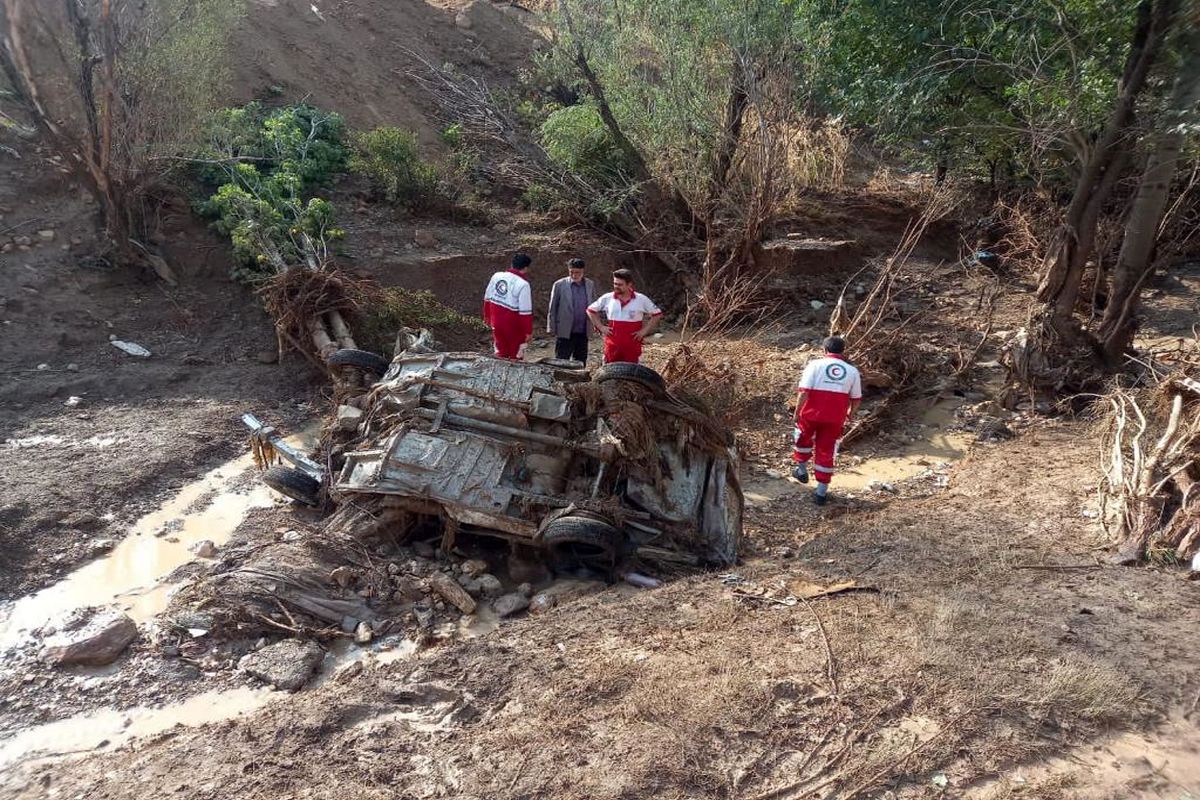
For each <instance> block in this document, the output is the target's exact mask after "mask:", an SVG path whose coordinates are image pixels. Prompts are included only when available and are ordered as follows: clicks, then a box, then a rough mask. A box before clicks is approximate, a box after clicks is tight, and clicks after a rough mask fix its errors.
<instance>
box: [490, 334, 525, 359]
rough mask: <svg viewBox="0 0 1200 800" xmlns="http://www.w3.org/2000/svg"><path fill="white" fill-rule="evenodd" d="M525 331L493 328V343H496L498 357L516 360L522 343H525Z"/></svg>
mask: <svg viewBox="0 0 1200 800" xmlns="http://www.w3.org/2000/svg"><path fill="white" fill-rule="evenodd" d="M525 338H526V336H525V332H524V331H514V330H511V329H505V328H499V327H498V328H492V344H493V345H495V350H496V357H497V358H507V359H509V360H510V361H515V360H516V358H517V353H519V352H520V350H521V345H523V344H525Z"/></svg>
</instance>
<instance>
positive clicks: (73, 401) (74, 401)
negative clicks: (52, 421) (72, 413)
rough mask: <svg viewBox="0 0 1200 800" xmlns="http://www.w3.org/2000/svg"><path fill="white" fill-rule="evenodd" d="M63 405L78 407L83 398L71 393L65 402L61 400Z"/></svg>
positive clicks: (81, 403)
mask: <svg viewBox="0 0 1200 800" xmlns="http://www.w3.org/2000/svg"><path fill="white" fill-rule="evenodd" d="M63 405H64V406H66V407H67V408H78V407H79V406H81V405H83V398H82V397H80V396H79V395H75V394H73V395H71V396H70V397H68V398H67V399H66V401H65V402H63Z"/></svg>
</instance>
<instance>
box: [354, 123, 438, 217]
mask: <svg viewBox="0 0 1200 800" xmlns="http://www.w3.org/2000/svg"><path fill="white" fill-rule="evenodd" d="M351 142H352V144H353V147H354V152H353V154H352V155H351V157H350V170H351V171H352V172H355V173H358V174H360V175H363V176H365V177H366V178H367V179H368V180H370V181H371V184H372V185H373V186H374V187H375V189H376V190H377V191H378V192H379V193H380V194H382V195H383V196H384V197H385V198H386V199H387V201H388V202H389V203H396V204H397V205H401V206H404V207H405V208H408V209H410V210H414V211H416V210H421V209H425V208H429V207H430V206H431V205H433V204H434V203H435V202H436V200H437V196H438V172H437V168H436V167H434V166H433V165H432V164H429V163H426V162H424V161H422V160H421V155H420V152H419V150H418V148H417V137H416V135H414V134H413V133H412V132H410V131H405V130H401V129H400V128H392V127H381V128H375V129H374V130H371V131H364V132H361V133H355V134H354V135H353V137H352V139H351Z"/></svg>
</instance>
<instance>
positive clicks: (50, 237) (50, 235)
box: [37, 228, 54, 242]
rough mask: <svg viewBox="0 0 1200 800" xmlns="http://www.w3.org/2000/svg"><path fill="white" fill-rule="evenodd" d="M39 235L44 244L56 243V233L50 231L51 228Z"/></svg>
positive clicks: (38, 233) (39, 232)
mask: <svg viewBox="0 0 1200 800" xmlns="http://www.w3.org/2000/svg"><path fill="white" fill-rule="evenodd" d="M37 235H38V238H39V239H41V240H42V241H43V242H53V241H54V231H52V230H50V229H49V228H47V229H46V230H41V231H38V232H37Z"/></svg>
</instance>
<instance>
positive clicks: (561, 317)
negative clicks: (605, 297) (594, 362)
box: [546, 258, 596, 363]
mask: <svg viewBox="0 0 1200 800" xmlns="http://www.w3.org/2000/svg"><path fill="white" fill-rule="evenodd" d="M583 267H584V264H583V259H582V258H572V259H571V260H570V261H568V262H567V277H565V278H560V279H558V280H557V281H555V282H554V286H553V287H551V289H550V310H549V311H548V312H547V313H546V332H547V333H553V334H554V357H555V358H562V359H573V360H575V361H582V362H584V363H586V362H587V354H588V338H589V337H590V336H591V333H592V331H591V327H592V326H591V323H590V322H589V321H588V315H587V308H588V306H590V305H591V304H592V301H594V300H595V299H596V284H595V283H593V282H592V279H591V278H585V277H584V276H583Z"/></svg>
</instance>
